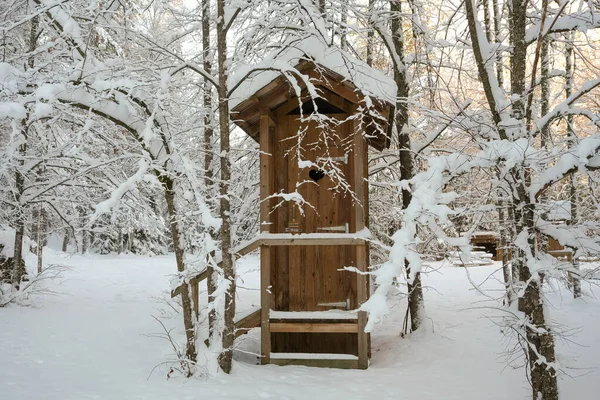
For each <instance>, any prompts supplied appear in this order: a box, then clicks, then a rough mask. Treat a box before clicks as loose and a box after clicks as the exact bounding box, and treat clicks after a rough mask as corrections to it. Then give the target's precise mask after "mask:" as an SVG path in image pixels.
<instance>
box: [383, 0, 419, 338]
mask: <svg viewBox="0 0 600 400" xmlns="http://www.w3.org/2000/svg"><path fill="white" fill-rule="evenodd" d="M390 11H391V12H392V13H394V18H392V22H391V30H392V42H393V45H394V51H395V52H396V55H397V57H394V58H393V59H394V60H395V59H396V58H397V59H398V60H404V35H403V27H402V17H401V15H402V9H401V5H400V3H399V2H390ZM394 67H395V68H394V80H395V81H396V85H397V86H398V92H397V98H398V100H397V101H396V117H395V124H396V131H397V132H398V149H399V150H398V153H399V158H400V179H401V180H408V179H411V178H412V177H413V176H414V173H415V172H414V165H413V158H412V150H411V146H410V136H409V135H408V132H406V130H405V128H406V127H407V126H408V92H409V88H408V83H407V80H406V66H405V65H404V64H403V65H395V66H394ZM411 199H412V194H411V192H410V191H409V190H406V189H402V209H403V210H404V209H406V208H407V207H408V205H409V204H410V201H411ZM405 265H406V273H407V276H408V281H407V287H408V314H410V323H411V324H410V327H411V329H410V330H411V331H415V330H417V329H419V327H420V326H421V322H422V320H423V314H424V300H423V288H422V286H421V273H420V272H417V273H415V274H414V278H413V279H410V277H411V269H410V265H409V264H408V262H407V263H406V264H405Z"/></svg>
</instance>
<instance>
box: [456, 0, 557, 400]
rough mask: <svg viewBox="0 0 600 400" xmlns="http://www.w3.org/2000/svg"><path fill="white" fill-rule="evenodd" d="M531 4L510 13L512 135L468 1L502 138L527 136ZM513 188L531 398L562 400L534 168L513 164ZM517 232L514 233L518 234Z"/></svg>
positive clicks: (519, 3) (518, 3) (518, 2)
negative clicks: (541, 259)
mask: <svg viewBox="0 0 600 400" xmlns="http://www.w3.org/2000/svg"><path fill="white" fill-rule="evenodd" d="M527 4H528V2H527V1H525V0H513V1H512V2H511V3H510V5H511V7H512V9H511V10H510V15H509V26H510V29H509V31H510V41H511V45H512V52H511V56H510V65H511V70H510V73H511V74H510V82H511V94H512V96H511V100H513V102H512V117H513V118H514V119H515V120H516V121H519V127H520V130H514V132H513V133H512V135H510V136H509V135H507V132H506V130H505V127H503V126H502V125H501V117H500V115H499V113H498V111H497V110H496V102H497V101H498V100H500V99H496V98H495V97H494V96H495V94H494V90H495V89H494V88H493V87H491V82H492V78H493V77H490V76H489V75H488V70H487V69H486V65H485V63H486V62H488V60H484V59H483V56H482V53H481V47H480V43H479V36H478V33H477V22H476V21H477V9H476V3H475V1H474V0H467V1H466V2H465V9H466V15H467V20H468V25H469V35H470V37H471V42H472V44H473V50H474V53H475V60H476V62H477V69H478V71H479V76H480V79H481V81H482V83H483V88H484V91H485V94H486V97H487V101H488V104H489V106H490V111H491V112H492V115H493V117H494V122H495V123H496V129H497V130H498V132H499V135H500V138H501V139H504V140H515V139H518V138H520V137H524V136H525V135H526V134H527V128H526V119H527V118H526V115H525V103H524V100H525V77H526V65H527V63H526V61H527V59H526V57H527V44H526V42H525V32H526V21H527V16H526V12H527ZM506 179H507V182H508V184H509V186H510V187H509V189H510V193H512V194H513V197H514V199H513V200H514V201H513V204H512V205H511V209H512V212H513V213H514V214H513V215H514V217H515V218H514V220H515V221H517V223H516V228H517V232H516V234H517V235H516V236H519V235H520V234H523V233H525V234H527V253H529V254H530V255H529V256H527V255H526V253H525V252H522V251H519V252H516V251H513V254H512V266H513V270H515V269H517V270H518V274H519V277H518V278H517V279H515V280H513V282H514V283H515V284H517V285H518V286H520V287H522V288H523V289H524V293H523V295H522V296H521V297H520V298H519V301H518V306H519V310H520V311H522V312H523V313H524V314H525V316H526V317H527V320H528V321H527V322H528V323H527V325H526V326H525V327H524V329H525V332H524V334H525V338H526V340H527V344H526V346H527V347H526V349H525V351H526V356H527V358H528V362H529V375H530V378H531V386H532V398H533V399H534V400H558V383H557V379H556V371H555V369H554V364H553V363H554V362H555V353H554V338H553V336H552V332H551V331H550V329H549V327H548V326H547V325H546V320H545V315H544V306H543V298H542V288H541V283H540V282H541V277H540V276H539V275H537V276H532V274H531V271H530V269H529V262H530V260H529V259H528V257H536V255H537V243H536V230H535V220H534V216H535V208H536V204H535V202H532V201H531V198H530V195H529V192H528V186H527V185H528V184H529V183H530V180H531V179H530V171H528V170H527V169H524V168H523V166H522V165H518V166H515V167H513V168H512V169H511V170H510V173H509V176H507V178H506ZM516 236H513V237H516ZM515 250H516V249H515Z"/></svg>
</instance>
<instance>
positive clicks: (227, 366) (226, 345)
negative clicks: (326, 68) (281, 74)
mask: <svg viewBox="0 0 600 400" xmlns="http://www.w3.org/2000/svg"><path fill="white" fill-rule="evenodd" d="M217 58H218V63H219V71H218V74H219V90H218V93H219V137H220V140H221V149H220V150H221V152H220V158H221V182H220V185H219V189H220V190H219V194H220V217H221V220H222V224H221V254H222V264H221V265H222V268H223V275H224V276H223V277H224V280H225V282H227V284H228V285H229V286H228V288H227V291H226V293H225V313H224V320H225V321H224V331H223V351H222V353H221V354H220V356H219V365H220V367H221V369H222V370H223V371H224V372H226V373H229V372H231V362H232V358H233V341H234V339H235V325H234V316H235V266H234V259H233V254H231V215H230V204H229V180H230V178H231V171H230V170H231V165H230V161H229V151H230V145H229V102H228V98H227V31H226V26H225V0H218V1H217Z"/></svg>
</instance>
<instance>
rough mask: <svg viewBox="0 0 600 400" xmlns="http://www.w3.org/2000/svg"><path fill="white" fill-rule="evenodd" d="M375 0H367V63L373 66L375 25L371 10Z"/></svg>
mask: <svg viewBox="0 0 600 400" xmlns="http://www.w3.org/2000/svg"><path fill="white" fill-rule="evenodd" d="M374 8H375V0H369V31H368V32H367V65H368V66H369V67H372V66H373V51H374V49H373V46H374V44H375V27H374V26H373V11H374Z"/></svg>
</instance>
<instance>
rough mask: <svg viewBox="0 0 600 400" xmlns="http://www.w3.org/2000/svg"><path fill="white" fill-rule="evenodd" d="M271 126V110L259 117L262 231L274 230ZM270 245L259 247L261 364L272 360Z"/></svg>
mask: <svg viewBox="0 0 600 400" xmlns="http://www.w3.org/2000/svg"><path fill="white" fill-rule="evenodd" d="M271 133H272V132H271V129H270V118H269V114H268V110H263V111H262V113H261V116H260V137H259V145H260V151H261V153H260V200H261V201H260V231H261V232H271V231H272V229H273V224H272V218H271V216H270V212H271V202H270V201H269V200H265V199H266V198H267V197H269V196H270V195H271V194H272V193H273V183H274V182H273V181H274V179H273V176H274V175H273V173H274V171H273V154H272V152H273V146H272V143H273V138H272V134H271ZM271 252H272V251H271V248H270V247H268V246H261V248H260V306H261V307H260V336H261V346H260V347H261V355H262V363H263V364H268V363H269V362H270V361H271V329H270V326H269V310H270V309H271V297H272V296H271V294H270V293H269V292H270V288H269V287H270V285H271V262H272V260H271Z"/></svg>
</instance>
